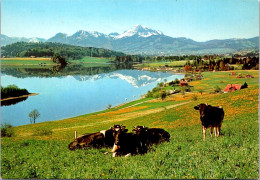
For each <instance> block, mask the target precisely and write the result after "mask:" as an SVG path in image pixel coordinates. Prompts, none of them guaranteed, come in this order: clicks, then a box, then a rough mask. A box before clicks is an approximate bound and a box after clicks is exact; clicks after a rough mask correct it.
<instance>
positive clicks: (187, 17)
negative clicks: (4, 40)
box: [1, 0, 259, 41]
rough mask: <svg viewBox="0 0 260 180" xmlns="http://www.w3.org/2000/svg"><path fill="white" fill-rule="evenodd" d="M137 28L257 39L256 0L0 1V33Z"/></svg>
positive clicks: (203, 38)
mask: <svg viewBox="0 0 260 180" xmlns="http://www.w3.org/2000/svg"><path fill="white" fill-rule="evenodd" d="M136 24H141V25H143V26H146V27H150V28H152V29H155V30H160V31H162V32H163V33H164V34H165V35H168V36H172V37H187V38H191V39H193V40H196V41H206V40H211V39H227V38H250V37H255V36H258V35H259V1H258V0H2V1H1V33H2V34H5V35H8V36H11V37H14V36H16V37H41V38H50V37H52V36H54V35H55V34H56V33H58V32H62V33H67V34H73V33H75V32H76V31H78V30H87V31H98V32H101V33H105V34H109V33H111V32H118V33H122V32H123V31H125V30H127V29H130V28H131V27H132V26H133V25H136Z"/></svg>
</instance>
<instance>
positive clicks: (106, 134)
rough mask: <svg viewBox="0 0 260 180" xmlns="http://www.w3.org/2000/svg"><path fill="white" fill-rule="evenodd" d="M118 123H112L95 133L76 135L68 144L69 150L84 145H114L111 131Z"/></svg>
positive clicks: (94, 146) (117, 126)
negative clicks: (112, 124)
mask: <svg viewBox="0 0 260 180" xmlns="http://www.w3.org/2000/svg"><path fill="white" fill-rule="evenodd" d="M120 127H121V126H120V125H114V126H113V127H111V128H110V129H108V130H102V131H100V132H96V133H88V134H83V135H81V136H79V137H77V138H76V139H75V140H74V141H73V142H71V143H70V144H69V149H70V150H75V149H81V148H86V147H93V148H102V147H112V146H113V145H114V141H115V138H114V135H113V131H114V129H115V128H120Z"/></svg>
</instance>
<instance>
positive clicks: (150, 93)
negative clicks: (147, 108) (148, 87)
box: [145, 91, 153, 98]
mask: <svg viewBox="0 0 260 180" xmlns="http://www.w3.org/2000/svg"><path fill="white" fill-rule="evenodd" d="M145 97H146V98H152V97H153V93H152V92H151V91H148V92H147V94H146V95H145Z"/></svg>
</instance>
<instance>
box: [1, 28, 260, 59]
mask: <svg viewBox="0 0 260 180" xmlns="http://www.w3.org/2000/svg"><path fill="white" fill-rule="evenodd" d="M18 41H25V42H59V43H64V44H70V45H76V46H83V47H97V48H106V49H111V50H115V51H121V52H124V53H128V54H145V55H184V54H219V53H221V54H224V53H232V52H236V51H240V50H245V49H258V48H259V37H253V38H249V39H234V38H233V39H224V40H210V41H205V42H197V41H194V40H192V39H189V38H185V37H178V38H174V37H170V36H167V35H164V34H163V33H162V32H161V31H158V30H154V29H151V28H148V27H144V26H141V25H135V26H133V27H132V28H131V29H129V30H127V31H125V32H123V33H121V34H119V33H116V32H114V33H110V34H108V35H107V34H103V33H100V32H97V31H84V30H79V31H77V32H76V33H74V34H72V35H68V34H65V33H57V34H56V35H55V36H53V37H51V38H49V39H43V38H12V37H8V36H6V35H2V34H1V46H5V45H7V44H11V43H14V42H18Z"/></svg>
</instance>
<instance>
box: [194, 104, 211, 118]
mask: <svg viewBox="0 0 260 180" xmlns="http://www.w3.org/2000/svg"><path fill="white" fill-rule="evenodd" d="M207 106H208V104H203V103H202V104H199V105H197V106H194V109H196V110H199V111H200V118H203V117H204V116H205V110H206V108H207Z"/></svg>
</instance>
